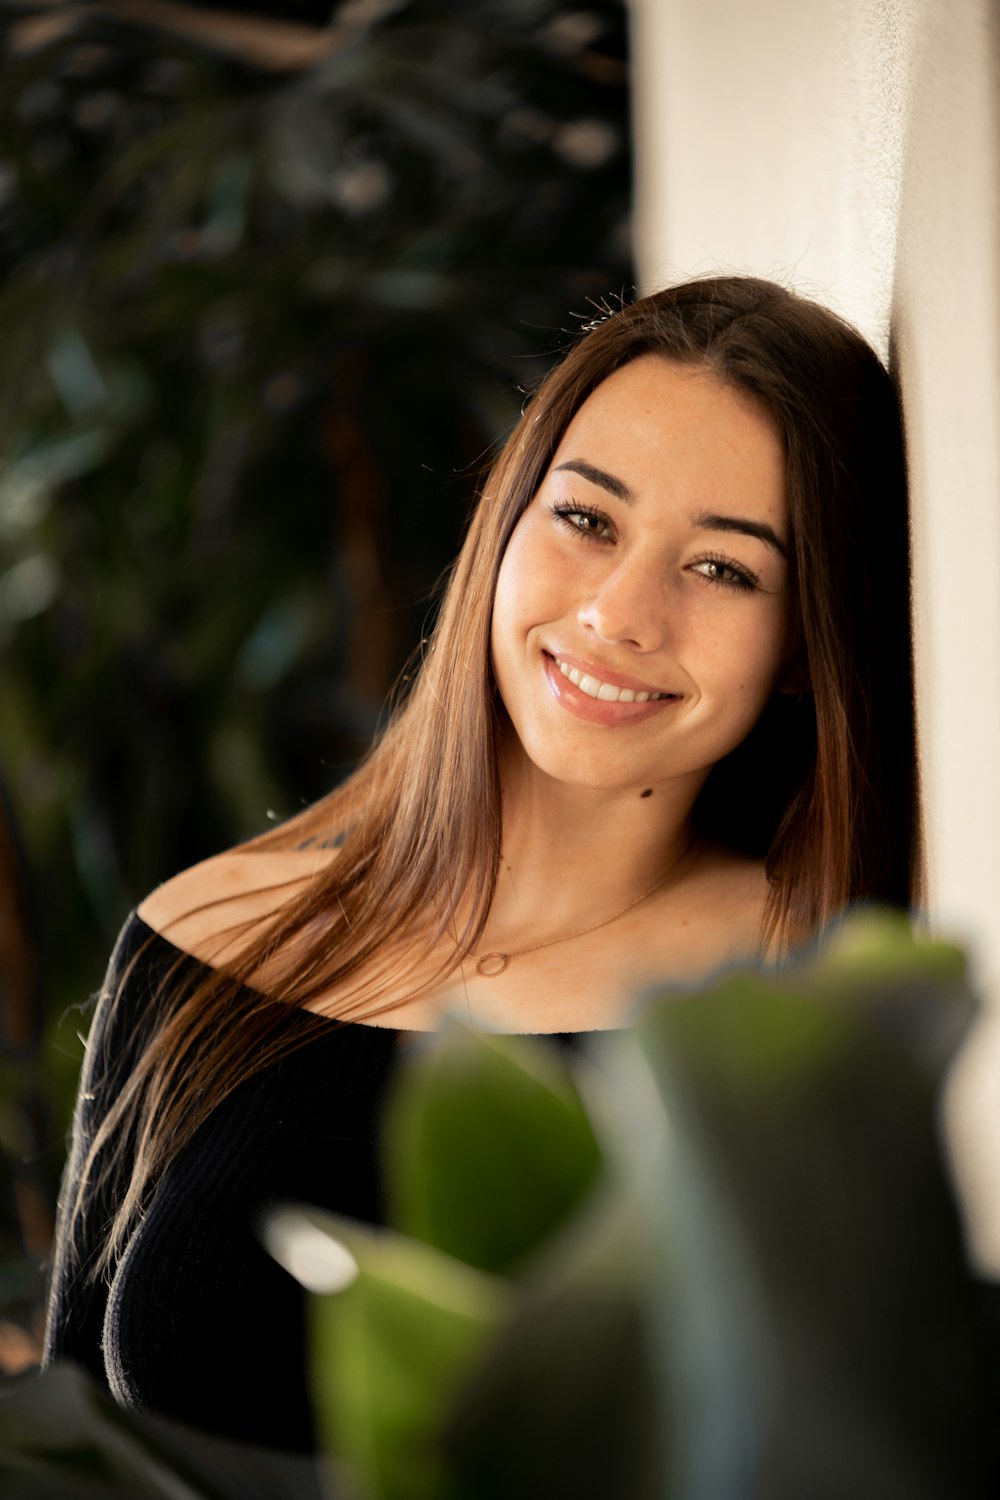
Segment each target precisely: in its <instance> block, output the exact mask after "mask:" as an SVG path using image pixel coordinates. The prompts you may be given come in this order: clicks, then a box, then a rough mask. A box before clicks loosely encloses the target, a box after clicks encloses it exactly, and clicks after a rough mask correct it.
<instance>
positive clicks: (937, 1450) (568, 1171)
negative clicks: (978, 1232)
mask: <svg viewBox="0 0 1000 1500" xmlns="http://www.w3.org/2000/svg"><path fill="white" fill-rule="evenodd" d="M972 1013H973V1007H972V1002H971V1000H970V997H969V994H968V991H967V988H966V984H965V977H964V964H963V960H962V957H961V955H960V954H959V953H958V952H957V951H956V950H954V949H952V948H950V947H947V946H945V945H941V944H936V943H930V942H915V941H914V940H913V938H912V937H911V936H910V935H909V932H908V930H907V927H906V924H905V923H903V922H896V921H894V920H891V919H888V918H886V919H881V920H874V919H872V918H866V919H860V920H857V921H855V922H854V923H853V924H851V925H849V926H848V927H847V928H846V929H845V930H844V931H843V933H842V934H841V935H840V938H839V940H838V941H837V942H835V943H834V944H833V946H832V948H831V951H830V952H829V953H827V954H826V955H825V956H824V957H822V959H820V960H818V961H812V962H810V963H806V964H803V965H800V966H798V967H796V968H795V969H793V970H792V971H790V972H789V973H787V974H786V975H784V976H780V977H779V976H775V975H764V974H753V973H743V972H733V973H731V974H728V975H724V976H722V977H721V978H720V979H719V980H718V981H717V982H716V983H714V984H713V985H712V986H711V987H709V988H708V989H707V990H705V991H704V992H700V993H694V994H668V995H665V996H663V997H661V998H654V999H653V1000H652V1001H651V1003H650V1004H649V1006H648V1008H647V1009H646V1010H645V1012H644V1014H643V1016H642V1018H641V1020H640V1021H639V1023H638V1025H637V1026H636V1027H635V1028H634V1029H633V1030H630V1031H625V1032H616V1033H608V1034H607V1035H604V1036H594V1037H592V1038H590V1039H589V1040H588V1042H587V1045H586V1050H585V1052H584V1053H583V1055H582V1056H572V1057H570V1056H568V1057H567V1058H566V1060H565V1063H564V1064H560V1063H559V1061H558V1059H555V1060H554V1059H553V1057H552V1054H551V1052H550V1051H549V1048H548V1047H547V1046H546V1045H545V1044H541V1043H538V1042H534V1041H532V1040H530V1039H526V1038H502V1039H497V1038H493V1037H489V1036H484V1035H481V1034H477V1033H474V1032H470V1031H467V1030H465V1029H464V1028H463V1027H462V1026H461V1025H460V1023H458V1022H455V1023H454V1024H453V1025H450V1026H449V1027H448V1028H446V1029H445V1031H444V1032H443V1034H442V1035H441V1036H440V1037H439V1038H437V1039H436V1040H435V1042H434V1043H433V1045H428V1046H427V1047H426V1048H425V1049H422V1050H419V1051H415V1052H414V1053H413V1054H412V1056H411V1058H410V1060H409V1062H408V1064H407V1068H406V1072H405V1074H404V1076H403V1079H402V1082H401V1084H400V1087H399V1093H398V1096H397V1100H396V1102H395V1105H394V1107H393V1111H392V1113H391V1115H390V1118H389V1119H388V1121H387V1124H386V1141H387V1156H386V1160H387V1168H388V1170H389V1172H390V1180H391V1184H392V1195H391V1202H392V1204H393V1205H394V1209H393V1215H392V1222H393V1228H391V1229H390V1230H387V1231H384V1232H382V1233H378V1232H376V1231H372V1230H368V1229H364V1228H362V1227H360V1226H357V1225H352V1224H350V1223H347V1222H343V1221H341V1222H338V1221H336V1220H335V1219H330V1218H326V1217H324V1216H322V1215H319V1214H317V1213H314V1212H309V1211H300V1218H299V1221H298V1231H297V1230H296V1220H295V1211H294V1210H286V1211H285V1212H284V1214H283V1216H282V1218H281V1220H280V1221H279V1222H280V1225H281V1247H280V1250H279V1258H281V1259H282V1260H283V1263H285V1264H286V1265H291V1266H293V1268H294V1267H295V1254H296V1249H297V1248H298V1249H300V1250H301V1252H302V1253H303V1254H304V1255H305V1261H304V1262H303V1263H302V1264H301V1265H299V1266H298V1268H297V1269H298V1272H299V1275H300V1278H301V1279H303V1280H304V1281H305V1282H306V1284H308V1285H311V1286H313V1287H314V1288H321V1287H322V1285H323V1276H324V1267H325V1266H326V1267H327V1268H328V1272H329V1284H328V1285H327V1287H326V1291H327V1295H317V1297H316V1301H315V1313H314V1336H315V1367H316V1370H317V1386H316V1389H317V1393H318V1397H319V1401H320V1410H321V1416H322V1420H323V1424H324V1431H325V1432H326V1434H327V1441H328V1444H329V1446H330V1450H331V1451H333V1452H336V1453H337V1454H338V1456H339V1457H342V1458H343V1459H345V1460H347V1461H348V1463H349V1466H350V1467H351V1469H352V1470H353V1472H354V1473H355V1474H356V1475H357V1478H358V1480H359V1488H360V1493H361V1495H362V1496H365V1497H371V1500H444V1497H447V1500H451V1497H453V1496H454V1497H459V1496H473V1495H474V1496H476V1497H477V1500H492V1497H494V1496H495V1497H498V1500H499V1497H507V1496H510V1495H512V1494H517V1495H518V1496H519V1497H521V1500H524V1497H529V1500H530V1497H533V1496H535V1495H537V1496H539V1497H542V1496H544V1497H546V1500H553V1497H560V1496H566V1497H567V1500H568V1497H574V1500H579V1497H586V1496H594V1497H597V1496H601V1497H603V1496H606V1495H612V1494H613V1495H614V1496H615V1497H616V1500H632V1497H635V1500H639V1497H642V1500H647V1497H649V1500H654V1497H655V1500H751V1497H753V1496H757V1495H766V1496H767V1497H768V1500H802V1497H803V1496H805V1495H808V1496H809V1497H810V1500H826V1497H829V1500H842V1497H843V1496H845V1495H850V1496H851V1497H852V1500H865V1497H868V1496H871V1497H872V1500H875V1497H879V1500H885V1497H887V1496H893V1497H895V1496H900V1497H904V1496H905V1497H907V1500H954V1497H956V1496H958V1495H970V1496H972V1495H980V1494H986V1493H987V1492H988V1491H987V1483H988V1479H989V1477H990V1475H991V1474H992V1477H993V1478H995V1477H996V1469H995V1465H996V1460H997V1444H996V1442H995V1437H994V1432H995V1423H994V1413H995V1409H996V1406H995V1403H996V1397H997V1394H998V1389H997V1376H998V1360H997V1349H996V1344H995V1339H994V1337H993V1334H992V1330H991V1328H990V1325H989V1323H988V1322H987V1319H986V1294H985V1290H984V1288H983V1286H982V1285H981V1284H980V1283H978V1282H977V1281H976V1279H975V1278H974V1277H973V1276H972V1275H971V1273H970V1272H969V1270H968V1268H967V1264H966V1259H965V1253H964V1248H963V1243H962V1236H961V1229H960V1225H959V1222H958V1217H957V1215H956V1211H955V1205H954V1202H953V1198H952V1194H951V1190H950V1185H949V1182H948V1177H947V1172H946V1169H945V1167H944V1165H943V1162H942V1151H941V1146H940V1140H939V1129H938V1120H937V1100H938V1097H939V1092H940V1087H941V1082H942V1078H943V1076H944V1073H945V1071H946V1069H947V1067H948V1065H949V1063H950V1061H951V1059H952V1057H953V1055H954V1053H955V1051H956V1049H957V1047H958V1046H959V1043H960V1041H961V1039H962V1037H963V1035H964V1033H965V1031H966V1028H967V1027H968V1025H969V1022H970V1019H971V1016H972ZM470 1063H471V1065H470ZM566 1064H568V1065H569V1067H570V1073H569V1075H568V1076H567V1074H566V1072H565V1065H566ZM574 1080H575V1087H572V1086H571V1084H572V1082H573V1081H574ZM581 1099H582V1100H583V1101H584V1103H585V1105H586V1115H581V1114H579V1113H578V1107H577V1101H578V1100H581ZM595 1141H596V1143H597V1144H598V1145H599V1149H600V1154H601V1159H602V1162H603V1166H602V1168H601V1170H600V1172H599V1173H595V1172H594V1171H593V1170H592V1168H593V1166H594V1163H595V1159H594V1158H593V1156H592V1153H593V1151H594V1146H595ZM467 1142H473V1143H475V1144H474V1146H473V1147H472V1148H471V1149H470V1148H469V1147H468V1146H467V1144H466V1143H467ZM425 1143H426V1148H425ZM431 1143H433V1145H431ZM477 1158H478V1162H479V1171H478V1173H476V1172H475V1170H474V1167H475V1161H476V1159H477ZM584 1163H587V1169H586V1170H581V1165H582V1164H584ZM560 1164H561V1167H562V1173H561V1176H562V1182H561V1188H560V1190H559V1191H557V1192H553V1191H552V1183H551V1174H552V1172H553V1170H555V1171H556V1172H557V1174H558V1172H559V1166H560ZM543 1185H544V1191H539V1189H541V1188H543ZM545 1202H548V1203H549V1204H550V1205H555V1204H556V1203H558V1205H559V1210H560V1215H559V1216H558V1222H557V1223H555V1222H554V1218H555V1217H557V1216H555V1215H553V1214H546V1213H544V1212H542V1211H541V1207H540V1206H541V1205H542V1204H543V1203H545ZM429 1204H433V1205H435V1211H434V1212H433V1213H429V1212H427V1211H426V1205H429ZM525 1205H528V1207H527V1209H526V1208H525ZM532 1217H533V1225H532ZM512 1223H514V1224H518V1223H520V1224H521V1225H522V1226H524V1227H525V1228H526V1230H527V1232H526V1233H524V1234H520V1233H518V1234H517V1236H516V1246H515V1245H514V1244H513V1243H512V1239H511V1228H510V1226H511V1224H512ZM324 1232H325V1233H326V1235H327V1236H329V1238H330V1240H331V1241H332V1246H333V1250H332V1255H331V1256H330V1258H329V1259H328V1261H324V1257H323V1254H322V1239H321V1236H322V1234H323V1233H324ZM460 1247H461V1248H460ZM328 1248H329V1247H328ZM345 1250H346V1251H347V1252H348V1257H347V1259H346V1262H345V1257H344V1251H345ZM460 1257H461V1258H460ZM345 1265H346V1269H345ZM355 1266H356V1268H357V1274H354V1267H355ZM352 1276H353V1280H352V1279H351V1278H352ZM335 1287H336V1288H339V1289H336V1290H335V1289H334V1288H335ZM456 1304H460V1306H456ZM991 1465H992V1466H993V1467H992V1468H991Z"/></svg>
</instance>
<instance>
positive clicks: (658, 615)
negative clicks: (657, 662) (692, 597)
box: [577, 556, 669, 651]
mask: <svg viewBox="0 0 1000 1500" xmlns="http://www.w3.org/2000/svg"><path fill="white" fill-rule="evenodd" d="M667 613H668V612H667V607H666V598H665V589H664V581H663V578H662V576H661V574H660V571H659V569H657V568H653V567H651V566H650V565H649V563H648V562H647V561H644V560H643V559H642V558H641V557H639V556H632V557H626V558H622V559H621V561H619V562H617V563H616V564H615V566H614V567H613V568H610V569H609V571H608V572H607V573H605V574H604V576H603V577H602V578H601V581H600V583H599V584H598V585H597V587H596V588H595V589H593V590H592V591H591V592H589V593H588V595H587V597H586V599H585V600H584V601H583V602H582V603H581V605H580V607H579V610H578V611H577V619H578V620H579V622H580V624H581V625H582V626H583V628H584V629H585V630H588V631H591V632H593V634H594V635H595V636H597V637H598V639H600V640H601V641H605V642H607V643H608V644H609V645H616V646H619V645H626V646H632V647H633V648H635V649H636V650H639V651H657V650H659V648H660V647H661V646H663V644H664V642H665V640H666V636H667V632H668V629H669V621H668V619H667Z"/></svg>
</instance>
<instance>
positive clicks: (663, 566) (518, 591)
mask: <svg viewBox="0 0 1000 1500" xmlns="http://www.w3.org/2000/svg"><path fill="white" fill-rule="evenodd" d="M789 550H790V547H789V528H788V516H787V510H786V504H785V465H784V457H783V453H782V449H781V444H780V442H779V439H778V437H777V434H776V432H775V431H774V429H773V427H772V426H771V424H770V422H769V420H768V418H767V417H766V416H765V415H764V414H762V412H760V411H759V410H758V409H757V408H756V407H755V406H754V405H753V404H752V403H751V402H750V401H749V400H748V399H747V398H746V397H744V396H742V395H741V394H739V393H738V392H734V391H733V390H732V389H730V388H729V387H728V386H725V385H723V384H722V382H721V381H719V380H718V379H717V377H716V376H714V375H713V374H711V373H710V372H709V371H707V370H705V369H703V368H701V367H697V366H687V365H680V364H675V363H672V362H670V361H668V360H666V359H663V358H661V357H660V356H658V355H651V354H647V355H643V356H641V357H640V358H638V359H636V360H633V361H632V363H630V364H628V365H625V366H624V367H623V368H621V369H620V370H617V371H616V372H615V373H614V374H613V375H611V376H610V377H609V378H608V379H607V380H605V381H604V382H603V384H601V385H600V386H598V387H597V389H596V390H595V391H594V392H593V394H592V395H591V396H590V397H589V398H588V399H587V400H586V401H585V402H584V404H583V405H582V406H581V407H580V409H579V411H578V412H577V414H576V416H575V417H574V418H573V420H572V422H571V423H570V425H569V427H568V428H567V430H566V433H565V436H564V437H563V440H562V442H561V443H560V445H559V448H558V450H557V452H556V454H555V457H554V458H553V461H552V464H551V466H550V468H549V470H548V472H547V474H546V475H545V478H544V480H543V481H542V484H541V487H540V489H539V490H538V492H537V494H536V495H535V497H534V499H533V500H532V501H531V503H530V505H529V506H528V508H527V509H526V510H525V512H524V514H523V515H522V517H521V519H520V521H519V522H518V524H517V526H516V527H515V529H514V532H513V535H512V536H511V540H510V543H509V545H508V547H507V551H506V553H505V554H504V558H503V561H502V563H501V566H500V573H499V577H498V580H497V591H496V598H495V601H494V606H493V629H492V646H493V662H494V667H495V671H496V677H497V683H498V685H499V688H500V693H501V696H502V698H503V701H504V705H505V706H506V709H507V712H508V714H509V716H510V720H511V722H512V724H513V726H514V728H515V730H516V732H517V735H518V738H519V740H520V744H521V747H522V749H523V752H524V754H525V755H526V756H527V758H528V760H529V761H530V762H531V763H532V764H533V765H534V766H535V767H536V768H537V769H538V770H540V771H542V772H543V773H545V774H547V775H548V776H551V777H555V778H557V779H558V780H560V781H563V782H568V783H571V784H574V785H578V786H589V787H594V788H605V789H609V790H610V789H620V790H626V789H628V788H631V787H635V788H639V789H643V790H644V789H645V788H646V787H653V786H655V785H656V784H657V783H658V782H659V783H661V784H662V783H664V782H667V781H671V780H673V779H675V778H678V777H680V778H687V779H689V780H690V781H691V784H692V787H693V788H694V789H695V790H696V789H697V787H698V786H699V785H700V783H701V781H703V780H704V778H705V776H706V775H707V773H708V771H709V770H710V768H711V767H712V766H713V765H714V764H715V763H716V761H718V760H720V759H721V758H722V756H724V755H726V754H727V753H728V752H729V751H730V750H732V749H734V748H735V746H736V745H738V744H739V742H740V741H741V740H742V739H743V738H744V737H745V736H746V734H747V733H748V732H749V731H750V729H751V728H752V727H753V725H754V723H755V721H756V720H757V718H758V716H759V715H760V713H761V710H762V709H763V707H764V705H765V703H766V702H767V699H768V698H769V696H770V695H771V694H772V693H773V692H774V691H775V689H776V687H778V686H780V683H781V678H782V675H783V670H784V664H785V660H786V656H787V642H788V639H789V614H790V608H789V570H788V562H787V554H788V552H789Z"/></svg>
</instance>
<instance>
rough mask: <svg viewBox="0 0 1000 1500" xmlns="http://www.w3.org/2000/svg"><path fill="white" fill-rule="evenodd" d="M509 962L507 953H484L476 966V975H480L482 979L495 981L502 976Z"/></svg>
mask: <svg viewBox="0 0 1000 1500" xmlns="http://www.w3.org/2000/svg"><path fill="white" fill-rule="evenodd" d="M509 962H510V956H509V954H507V953H484V954H483V956H482V958H481V959H479V961H478V962H477V964H476V973H477V974H482V976H483V978H484V979H495V978H496V976H497V975H498V974H502V973H503V971H504V969H506V967H507V965H508V963H509Z"/></svg>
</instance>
